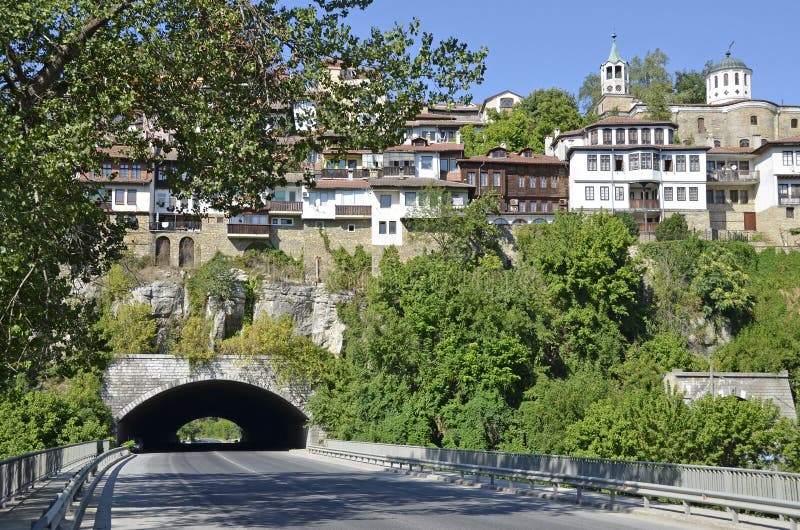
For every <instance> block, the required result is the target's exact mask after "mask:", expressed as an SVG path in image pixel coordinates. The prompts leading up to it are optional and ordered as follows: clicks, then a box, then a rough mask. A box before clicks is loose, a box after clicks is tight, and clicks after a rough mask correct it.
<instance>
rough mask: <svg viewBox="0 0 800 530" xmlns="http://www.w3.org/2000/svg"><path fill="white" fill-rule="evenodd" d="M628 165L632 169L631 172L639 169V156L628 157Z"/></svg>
mask: <svg viewBox="0 0 800 530" xmlns="http://www.w3.org/2000/svg"><path fill="white" fill-rule="evenodd" d="M628 165H629V166H630V168H631V171H633V170H635V169H639V154H638V153H636V154H633V155H628Z"/></svg>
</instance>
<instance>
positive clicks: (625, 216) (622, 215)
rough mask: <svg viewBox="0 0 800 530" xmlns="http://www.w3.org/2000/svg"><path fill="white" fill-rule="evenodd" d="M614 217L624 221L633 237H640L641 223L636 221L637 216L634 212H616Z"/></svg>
mask: <svg viewBox="0 0 800 530" xmlns="http://www.w3.org/2000/svg"><path fill="white" fill-rule="evenodd" d="M614 217H616V218H617V219H619V220H620V221H622V222H623V223H624V224H625V226H627V227H628V232H630V233H631V235H632V236H633V237H636V238H638V237H639V223H638V222H637V221H636V218H635V217H634V216H633V214H632V213H630V212H614Z"/></svg>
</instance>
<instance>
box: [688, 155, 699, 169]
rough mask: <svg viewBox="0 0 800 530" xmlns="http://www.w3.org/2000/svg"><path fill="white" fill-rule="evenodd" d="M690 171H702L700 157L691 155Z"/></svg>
mask: <svg viewBox="0 0 800 530" xmlns="http://www.w3.org/2000/svg"><path fill="white" fill-rule="evenodd" d="M689 171H700V155H689Z"/></svg>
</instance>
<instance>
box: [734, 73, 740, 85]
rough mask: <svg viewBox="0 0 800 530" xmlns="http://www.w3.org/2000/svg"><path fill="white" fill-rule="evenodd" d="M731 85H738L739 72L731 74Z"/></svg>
mask: <svg viewBox="0 0 800 530" xmlns="http://www.w3.org/2000/svg"><path fill="white" fill-rule="evenodd" d="M733 84H734V85H738V84H739V72H736V73H734V74H733Z"/></svg>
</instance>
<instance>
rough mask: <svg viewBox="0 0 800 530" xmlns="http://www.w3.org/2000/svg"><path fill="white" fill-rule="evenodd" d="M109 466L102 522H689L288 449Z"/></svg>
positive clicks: (514, 525)
mask: <svg viewBox="0 0 800 530" xmlns="http://www.w3.org/2000/svg"><path fill="white" fill-rule="evenodd" d="M108 473H109V476H108V479H107V481H106V483H105V485H104V486H103V487H102V489H100V490H99V491H97V492H96V495H98V496H99V500H98V507H97V513H96V516H95V521H94V523H95V524H94V528H95V529H98V530H101V529H107V528H114V529H137V530H145V529H162V528H227V529H230V528H274V527H280V528H291V527H314V528H364V529H367V528H368V529H409V528H426V529H445V528H452V529H458V530H468V529H472V528H475V529H478V528H480V529H484V528H491V529H493V530H500V529H573V528H586V529H592V530H595V529H596V530H602V529H641V528H645V527H646V528H647V529H648V530H664V529H676V528H692V526H689V525H688V524H684V523H682V522H680V521H671V520H664V519H660V518H658V517H641V516H636V515H628V514H619V513H611V512H606V511H601V510H593V509H589V508H579V507H577V506H574V505H571V504H564V503H558V502H548V501H545V500H541V499H537V498H530V497H522V496H517V495H511V494H503V493H498V492H493V491H488V490H483V489H477V488H468V487H463V486H455V485H450V484H446V483H442V482H437V481H432V480H425V479H420V478H410V477H405V476H401V475H396V474H393V473H389V472H386V471H379V470H376V471H373V470H367V469H361V468H357V467H353V466H350V465H344V464H338V463H331V462H327V461H322V460H319V459H312V458H307V457H304V456H302V455H298V454H289V453H286V452H242V451H239V452H237V451H225V452H223V451H209V452H191V453H153V454H142V455H137V456H136V457H135V458H133V459H131V460H128V461H126V462H125V463H123V464H122V465H121V466H118V467H116V468H112V469H111V470H109V471H108Z"/></svg>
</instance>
